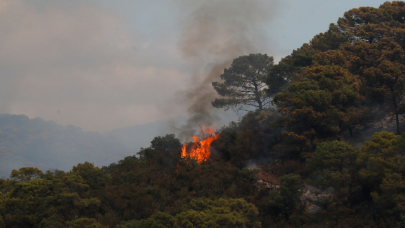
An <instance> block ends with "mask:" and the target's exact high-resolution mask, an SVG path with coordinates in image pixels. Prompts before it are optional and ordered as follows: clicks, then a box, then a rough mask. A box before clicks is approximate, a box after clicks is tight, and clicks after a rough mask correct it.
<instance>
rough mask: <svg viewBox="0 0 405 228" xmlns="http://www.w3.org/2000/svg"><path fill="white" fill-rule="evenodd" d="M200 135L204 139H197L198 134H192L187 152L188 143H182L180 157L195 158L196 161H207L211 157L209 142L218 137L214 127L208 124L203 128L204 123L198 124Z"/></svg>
mask: <svg viewBox="0 0 405 228" xmlns="http://www.w3.org/2000/svg"><path fill="white" fill-rule="evenodd" d="M200 131H201V135H202V137H203V138H204V140H202V141H199V138H198V136H193V139H194V143H193V144H192V146H191V149H190V151H189V152H187V146H188V144H187V143H186V144H184V145H183V148H182V151H181V157H182V158H186V157H189V158H191V159H194V160H197V162H198V163H201V162H203V161H207V160H208V159H209V158H210V157H211V149H210V145H211V143H212V142H213V141H214V140H215V139H218V138H219V135H217V134H215V127H213V126H210V127H209V128H207V129H205V125H202V126H201V125H200Z"/></svg>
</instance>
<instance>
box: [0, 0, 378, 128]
mask: <svg viewBox="0 0 405 228" xmlns="http://www.w3.org/2000/svg"><path fill="white" fill-rule="evenodd" d="M382 3H383V2H382V1H375V0H341V1H335V0H333V1H332V0H305V1H302V0H249V1H248V0H206V1H198V0H156V1H149V0H114V1H111V0H69V1H66V0H0V40H1V42H0V103H1V106H0V113H8V114H24V115H27V116H29V117H30V118H36V117H40V118H43V119H44V120H50V121H54V122H56V123H59V124H63V125H69V124H71V125H74V126H78V127H81V128H82V129H83V130H86V131H97V132H104V131H110V130H113V129H117V128H124V127H128V126H133V125H140V124H147V123H153V122H156V121H162V120H171V119H173V118H176V117H179V116H185V117H186V118H188V117H190V116H191V117H190V118H189V119H193V118H194V117H195V115H196V113H197V114H198V115H199V116H200V117H201V116H209V118H206V119H204V118H203V119H201V118H200V117H199V118H200V119H199V121H207V122H211V123H215V122H220V121H221V120H222V121H223V120H224V119H225V120H229V119H232V118H233V119H235V118H237V116H236V115H235V114H233V113H232V112H231V111H228V112H224V111H222V110H212V108H211V107H210V99H212V96H215V91H214V90H213V88H211V85H210V84H211V82H212V81H215V80H217V79H218V78H219V76H220V74H221V71H222V70H223V69H224V68H226V67H229V66H230V63H231V61H232V59H234V58H236V57H238V56H241V55H247V54H249V53H263V54H267V55H269V56H274V59H275V61H279V60H280V59H281V58H282V57H284V56H286V55H288V54H290V53H291V52H292V50H294V49H297V48H299V47H300V46H301V45H302V44H303V43H307V42H309V40H310V39H311V38H312V37H313V36H315V35H316V34H318V33H321V32H325V31H326V30H327V29H328V26H329V24H330V23H335V22H336V21H337V20H338V18H339V17H341V16H343V13H344V12H345V11H347V10H349V9H352V8H357V7H360V6H371V7H378V6H379V5H380V4H382ZM213 94H214V95H213ZM200 101H201V102H200ZM202 110H203V111H202ZM206 110H208V112H205V111H206ZM194 119H195V118H194Z"/></svg>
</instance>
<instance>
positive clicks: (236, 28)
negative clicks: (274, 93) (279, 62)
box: [170, 0, 277, 139]
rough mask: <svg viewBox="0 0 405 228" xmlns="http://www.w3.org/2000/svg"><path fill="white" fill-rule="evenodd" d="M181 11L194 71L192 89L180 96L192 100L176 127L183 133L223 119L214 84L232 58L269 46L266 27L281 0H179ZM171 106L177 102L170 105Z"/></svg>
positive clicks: (183, 44)
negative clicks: (184, 115)
mask: <svg viewBox="0 0 405 228" xmlns="http://www.w3.org/2000/svg"><path fill="white" fill-rule="evenodd" d="M178 3H179V8H180V10H181V11H182V12H190V13H189V14H188V15H187V16H186V17H184V18H182V22H181V26H182V30H181V31H182V32H181V34H180V40H179V43H178V47H179V50H180V52H181V55H182V57H183V58H184V61H185V64H187V69H188V71H189V72H190V73H191V74H192V75H193V76H192V80H191V82H190V83H189V86H187V89H185V90H183V91H179V92H178V93H177V95H176V98H174V100H176V101H177V102H179V103H180V104H182V105H184V104H185V105H187V110H186V113H187V121H186V123H185V124H184V125H182V126H180V127H174V126H173V129H176V130H177V132H178V136H179V137H180V138H181V139H184V138H185V137H190V136H191V135H193V134H194V133H195V132H196V130H197V129H198V125H199V124H214V125H215V124H218V123H219V122H220V120H221V118H220V112H221V111H222V110H218V109H214V108H213V106H212V104H211V102H212V101H213V100H214V99H215V98H216V97H217V96H218V95H217V93H216V91H215V90H214V88H213V87H212V82H213V81H220V80H221V79H220V75H221V74H222V73H223V70H224V68H227V67H229V66H230V65H231V63H232V60H233V59H235V58H237V57H239V56H242V55H247V54H250V53H260V52H261V53H263V51H264V50H266V51H267V50H269V48H268V42H269V39H268V37H266V35H265V34H266V33H265V31H264V27H265V25H266V24H267V23H269V22H270V20H271V19H272V18H271V16H272V14H273V12H274V11H275V10H276V8H277V1H260V0H252V1H244V0H223V1H213V0H212V1H178ZM170 106H171V107H172V105H170Z"/></svg>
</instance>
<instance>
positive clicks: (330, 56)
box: [0, 2, 405, 228]
mask: <svg viewBox="0 0 405 228" xmlns="http://www.w3.org/2000/svg"><path fill="white" fill-rule="evenodd" d="M404 12H405V3H404V2H386V3H384V4H382V5H381V6H380V7H379V8H378V9H377V8H371V7H362V8H359V9H352V10H350V11H348V12H346V13H345V14H344V16H343V17H342V18H340V19H339V20H338V23H337V24H331V25H330V27H329V30H328V31H327V32H325V33H321V34H318V35H316V36H315V37H314V38H313V39H312V40H311V41H310V43H309V44H304V45H303V46H302V47H301V48H299V49H297V50H294V51H293V53H292V54H291V55H289V56H287V57H285V58H283V59H282V60H281V62H280V63H278V64H276V65H273V59H272V57H268V56H267V55H262V54H251V55H249V56H241V57H238V58H237V59H235V60H234V62H233V63H232V66H231V67H230V68H229V69H226V70H225V72H224V74H223V75H222V76H221V77H222V79H224V82H223V83H215V82H214V83H213V86H214V88H215V89H216V90H217V92H218V93H219V94H221V95H223V96H224V97H223V98H221V99H218V100H216V101H214V102H213V105H214V106H215V107H218V108H235V107H236V109H239V107H241V106H244V105H250V104H252V105H254V106H255V107H257V110H255V111H251V112H248V113H247V114H246V115H245V116H244V117H243V118H241V120H240V121H239V122H238V123H234V122H232V123H230V124H229V125H228V126H226V127H223V128H222V129H221V130H220V131H219V132H218V133H219V139H218V140H216V141H214V142H213V143H212V147H214V148H215V153H213V154H212V156H211V159H209V160H208V161H205V162H202V163H197V162H196V161H193V160H189V159H183V158H181V156H180V154H181V143H180V141H179V140H178V139H177V138H175V136H174V135H166V136H163V137H161V136H159V137H155V138H154V139H153V140H152V142H151V146H150V147H148V148H141V150H140V151H139V152H138V154H137V155H136V156H135V155H133V156H128V157H125V158H124V159H122V160H120V161H118V162H117V163H112V164H110V165H109V166H104V167H102V168H99V167H96V166H94V165H93V164H91V163H88V162H84V163H79V164H77V165H76V166H74V167H73V168H72V169H71V171H69V172H64V171H58V170H56V171H46V172H43V171H41V170H40V169H38V168H33V167H25V168H21V169H19V170H13V171H12V172H11V175H10V178H9V179H7V180H4V179H0V227H5V228H16V227H18V228H26V227H27V228H28V227H30V228H31V227H38V228H45V227H61V228H68V227H81V228H84V227H116V228H152V227H161V228H164V227H190V228H191V227H199V228H203V227H221V228H223V227H239V228H241V227H245V228H248V227H252V228H253V227H307V228H311V227H313V228H317V227H405V134H402V135H401V134H400V133H401V129H402V130H403V127H404V125H403V123H402V122H401V118H400V117H401V116H402V115H403V114H404V110H405V106H404V102H403V100H404V99H403V98H404V96H405V94H404V91H405V90H404V89H405V88H404V86H405V85H404V82H405V74H404V73H405V59H404V57H403V56H404V54H405V53H404V48H405V39H404V38H405V19H404V18H405V13H404ZM259 82H260V83H261V84H260V87H257V90H256V87H255V83H259ZM263 83H265V84H263ZM252 86H253V87H252ZM244 91H247V92H244ZM271 98H273V99H272V103H273V105H274V106H273V107H272V108H268V107H266V105H265V102H264V101H269V100H271ZM383 124H384V126H382V125H383ZM375 126H377V127H375ZM4 131H5V130H4ZM4 131H3V133H4ZM3 135H7V134H6V133H4V134H3ZM112 152H113V151H112ZM249 162H251V163H254V162H261V164H262V166H261V168H262V169H261V172H259V170H258V169H249V168H246V166H247V165H248V163H249ZM263 175H267V177H269V178H262V177H261V176H263ZM268 179H269V180H268ZM271 180H276V181H273V182H272V181H271ZM276 182H277V183H276Z"/></svg>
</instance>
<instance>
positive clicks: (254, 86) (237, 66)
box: [212, 54, 273, 110]
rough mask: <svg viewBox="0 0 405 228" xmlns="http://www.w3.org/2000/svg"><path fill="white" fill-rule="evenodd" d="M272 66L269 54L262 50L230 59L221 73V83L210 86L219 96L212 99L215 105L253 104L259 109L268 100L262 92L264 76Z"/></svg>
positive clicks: (222, 106)
mask: <svg viewBox="0 0 405 228" xmlns="http://www.w3.org/2000/svg"><path fill="white" fill-rule="evenodd" d="M272 66H273V57H269V56H267V55H266V54H264V55H263V54H250V55H248V56H240V57H238V58H236V59H234V60H233V62H232V65H231V66H230V67H229V68H228V69H225V70H224V73H223V74H221V79H222V80H224V82H223V83H220V82H213V83H212V86H214V89H215V90H216V91H217V92H218V94H219V95H221V96H222V98H216V99H215V101H213V102H212V105H213V106H214V107H215V108H225V110H228V109H229V108H232V109H234V110H243V108H244V106H253V107H255V108H258V109H259V110H262V109H263V108H265V107H266V106H267V105H269V104H270V101H271V100H270V98H269V97H268V96H267V94H266V89H267V85H266V78H267V75H268V74H269V70H270V69H271V68H272Z"/></svg>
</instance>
